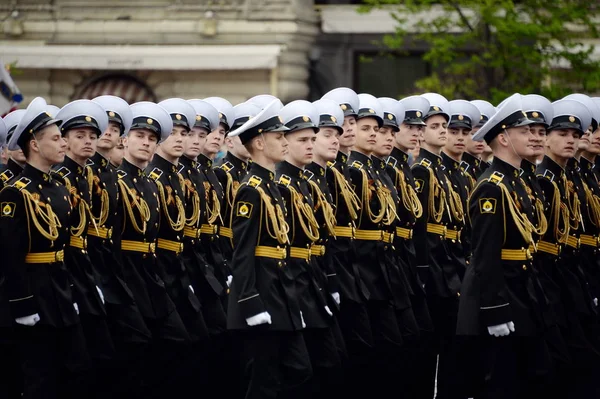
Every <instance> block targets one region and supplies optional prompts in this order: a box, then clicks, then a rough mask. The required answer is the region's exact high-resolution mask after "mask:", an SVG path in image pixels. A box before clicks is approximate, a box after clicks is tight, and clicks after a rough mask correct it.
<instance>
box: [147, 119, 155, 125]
mask: <svg viewBox="0 0 600 399" xmlns="http://www.w3.org/2000/svg"><path fill="white" fill-rule="evenodd" d="M146 122H148V124H149V125H151V124H153V123H154V121H153V120H152V119H151V118H148V119H146Z"/></svg>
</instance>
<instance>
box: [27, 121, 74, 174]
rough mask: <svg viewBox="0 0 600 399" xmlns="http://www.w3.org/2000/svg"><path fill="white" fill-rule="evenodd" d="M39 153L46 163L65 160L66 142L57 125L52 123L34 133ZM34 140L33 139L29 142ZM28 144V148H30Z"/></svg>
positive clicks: (56, 162)
mask: <svg viewBox="0 0 600 399" xmlns="http://www.w3.org/2000/svg"><path fill="white" fill-rule="evenodd" d="M36 137H37V145H38V147H39V154H40V155H41V156H42V158H44V159H45V160H46V161H47V162H48V163H50V164H53V165H56V164H59V163H61V162H63V161H64V160H65V154H66V151H67V142H66V141H65V139H64V138H63V137H62V134H61V133H60V130H59V129H58V126H56V125H52V126H48V127H46V128H44V129H42V130H41V131H40V132H38V133H37V134H36ZM32 142H34V141H33V140H32V141H31V142H30V143H32ZM31 145H32V144H30V148H31Z"/></svg>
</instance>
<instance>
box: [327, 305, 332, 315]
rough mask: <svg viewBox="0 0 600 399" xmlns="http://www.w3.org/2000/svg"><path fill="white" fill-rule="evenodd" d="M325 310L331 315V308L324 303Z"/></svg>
mask: <svg viewBox="0 0 600 399" xmlns="http://www.w3.org/2000/svg"><path fill="white" fill-rule="evenodd" d="M325 311H326V312H327V314H328V315H329V316H333V313H331V309H329V306H327V305H325Z"/></svg>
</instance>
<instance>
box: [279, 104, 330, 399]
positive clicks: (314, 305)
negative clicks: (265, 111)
mask: <svg viewBox="0 0 600 399" xmlns="http://www.w3.org/2000/svg"><path fill="white" fill-rule="evenodd" d="M279 116H280V117H281V120H282V122H283V123H284V125H285V126H286V127H287V128H288V129H289V130H287V131H286V132H285V139H286V141H287V142H288V151H287V153H286V156H285V159H284V161H282V162H280V163H278V164H277V165H276V173H275V178H276V180H277V182H278V188H279V191H280V193H281V196H282V198H283V201H284V203H285V204H286V206H287V218H286V220H287V223H288V225H289V226H290V230H289V233H288V236H289V239H290V253H289V259H288V266H289V267H290V268H291V271H292V275H293V277H294V280H295V281H296V295H297V296H298V302H299V305H300V314H301V315H302V321H303V325H304V327H305V328H304V329H303V331H302V336H303V338H304V342H305V344H306V347H307V350H308V354H309V359H310V362H311V366H312V370H313V378H312V380H311V384H310V385H309V386H307V388H308V389H310V391H312V394H313V395H317V396H318V397H329V396H330V395H332V394H334V393H335V392H336V388H337V385H338V384H339V382H340V380H339V376H337V375H336V373H338V372H339V369H340V367H341V360H340V356H339V353H338V350H337V346H338V345H337V344H336V336H335V334H334V329H333V328H332V326H333V325H334V317H333V312H332V310H331V309H330V305H332V306H333V300H332V299H333V298H332V297H331V294H333V292H329V290H328V285H327V277H326V274H327V271H326V269H324V268H323V269H322V268H321V267H320V263H319V262H318V261H317V260H316V258H317V257H320V256H321V251H322V250H325V248H324V245H325V244H326V242H327V235H326V236H324V237H322V236H321V234H322V233H323V232H324V231H323V230H324V229H322V226H321V224H320V223H319V222H318V215H319V213H320V212H319V213H318V212H316V210H317V209H318V208H319V206H323V200H322V198H320V194H321V193H320V190H319V189H318V188H317V193H316V194H317V195H316V196H313V195H312V193H311V187H310V183H309V181H308V179H307V175H306V170H305V167H306V166H307V165H309V164H310V163H311V162H312V159H313V151H314V140H315V138H316V137H315V134H316V133H317V132H318V130H319V120H320V115H319V111H318V110H317V109H316V107H315V106H314V105H312V104H311V103H310V102H308V101H304V100H297V101H292V102H291V103H289V104H287V105H286V106H284V107H283V108H282V109H281V110H280V111H279ZM313 189H314V187H313ZM319 201H321V203H319ZM325 204H326V205H325V206H326V207H327V206H328V205H329V203H327V202H326V201H325ZM332 214H333V212H330V213H329V214H328V217H329V216H330V215H332ZM319 219H320V218H319ZM325 230H326V229H325ZM326 234H328V232H327V233H326ZM325 266H326V267H327V264H326V265H325ZM336 376H337V377H338V378H335V377H336Z"/></svg>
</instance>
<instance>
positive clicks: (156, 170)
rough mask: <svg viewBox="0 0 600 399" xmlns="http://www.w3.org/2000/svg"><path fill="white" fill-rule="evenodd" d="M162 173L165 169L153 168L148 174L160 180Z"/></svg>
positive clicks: (153, 178)
mask: <svg viewBox="0 0 600 399" xmlns="http://www.w3.org/2000/svg"><path fill="white" fill-rule="evenodd" d="M162 174H163V171H162V170H161V169H159V168H154V169H152V171H151V172H150V174H148V177H149V178H151V179H152V180H158V179H160V177H161V176H162Z"/></svg>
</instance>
